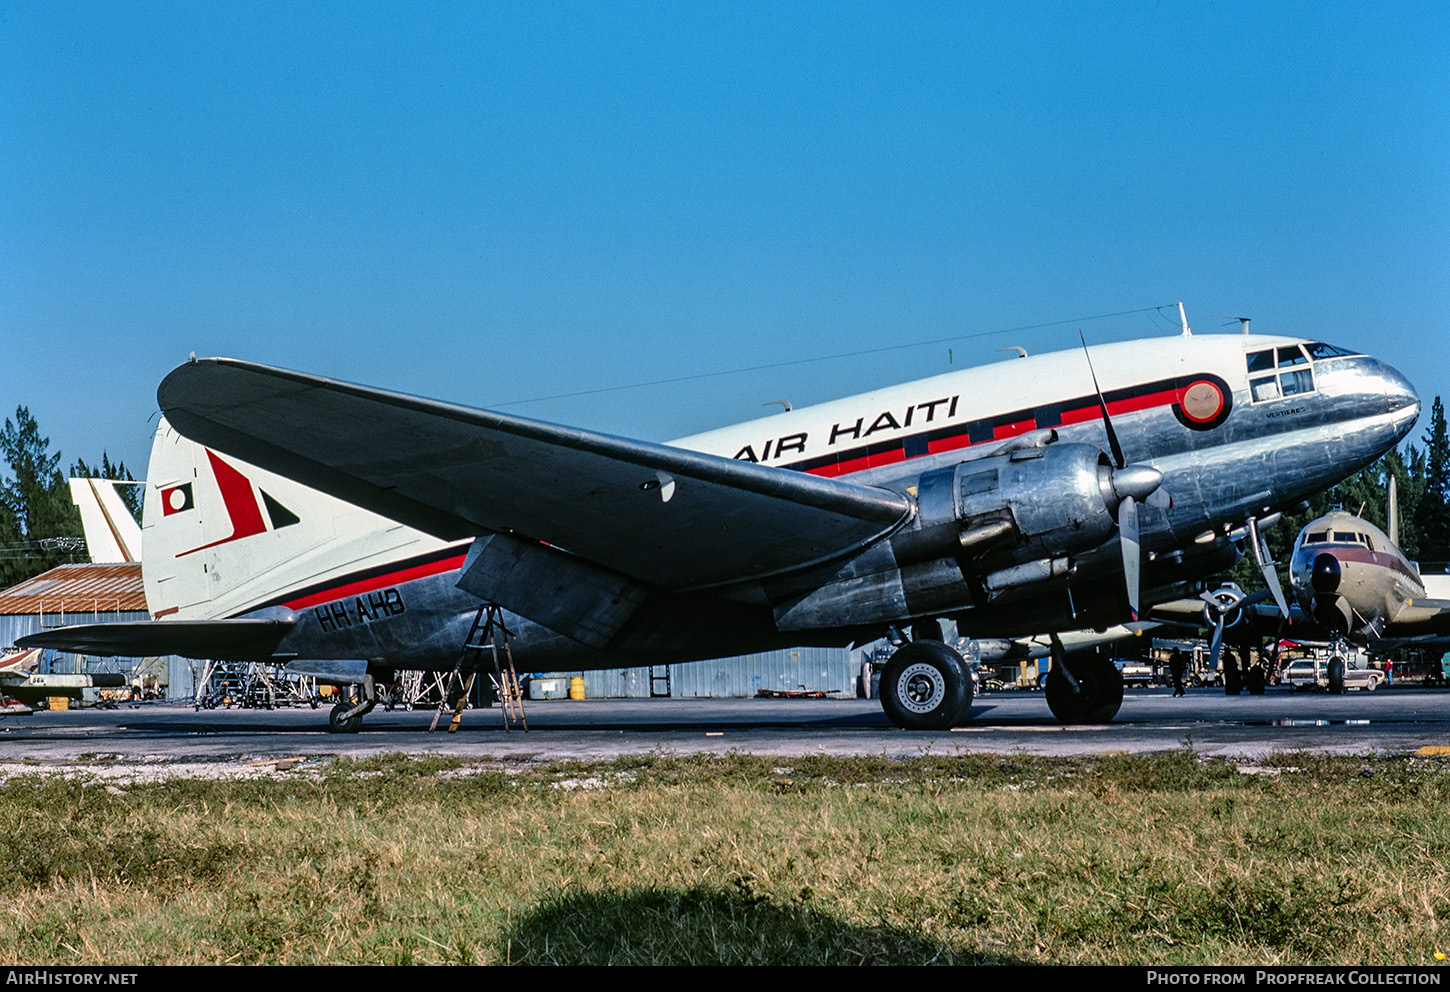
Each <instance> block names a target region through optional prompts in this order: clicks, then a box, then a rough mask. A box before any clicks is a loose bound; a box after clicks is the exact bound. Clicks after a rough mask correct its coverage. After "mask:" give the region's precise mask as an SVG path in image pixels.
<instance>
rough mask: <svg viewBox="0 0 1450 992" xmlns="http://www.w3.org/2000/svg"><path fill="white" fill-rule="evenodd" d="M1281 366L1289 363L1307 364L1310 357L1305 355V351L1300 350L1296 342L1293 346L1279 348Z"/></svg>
mask: <svg viewBox="0 0 1450 992" xmlns="http://www.w3.org/2000/svg"><path fill="white" fill-rule="evenodd" d="M1278 352H1279V368H1281V369H1282V368H1284V367H1285V366H1289V365H1307V364H1308V363H1309V359H1307V358H1305V357H1304V352H1302V351H1300V350H1299V346H1298V345H1297V344H1296V345H1294V347H1292V348H1279V349H1278Z"/></svg>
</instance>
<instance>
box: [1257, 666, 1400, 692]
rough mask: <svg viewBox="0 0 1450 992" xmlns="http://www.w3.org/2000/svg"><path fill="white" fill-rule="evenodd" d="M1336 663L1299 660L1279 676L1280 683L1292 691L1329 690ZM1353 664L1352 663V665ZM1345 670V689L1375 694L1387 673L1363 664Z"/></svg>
mask: <svg viewBox="0 0 1450 992" xmlns="http://www.w3.org/2000/svg"><path fill="white" fill-rule="evenodd" d="M1333 662H1334V659H1333V658H1298V659H1295V660H1294V661H1291V662H1289V664H1288V665H1287V666H1286V667H1285V668H1284V670H1283V671H1282V672H1281V673H1280V675H1279V681H1280V682H1281V683H1282V684H1284V685H1287V686H1289V688H1290V689H1295V690H1298V689H1328V688H1329V667H1330V665H1331V664H1332V663H1333ZM1352 664H1353V663H1352V662H1350V665H1352ZM1350 665H1346V667H1345V669H1344V688H1345V689H1364V690H1365V691H1366V692H1373V691H1374V690H1375V689H1377V688H1379V686H1380V684H1381V683H1382V682H1384V681H1385V673H1384V672H1383V671H1382V670H1380V669H1378V668H1370V667H1369V666H1368V665H1364V664H1363V662H1361V664H1360V667H1350Z"/></svg>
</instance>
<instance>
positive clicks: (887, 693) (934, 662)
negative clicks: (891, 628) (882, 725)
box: [881, 640, 972, 730]
mask: <svg viewBox="0 0 1450 992" xmlns="http://www.w3.org/2000/svg"><path fill="white" fill-rule="evenodd" d="M881 708H882V709H884V710H885V711H886V716H887V718H888V719H890V720H891V722H892V723H894V724H895V725H896V726H898V727H902V728H904V729H906V730H946V729H948V728H950V727H954V726H956V725H957V724H958V723H960V722H961V721H963V720H965V719H966V718H967V714H968V712H970V710H971V708H972V676H971V673H970V672H969V671H968V670H967V665H966V662H964V661H963V660H962V657H961V655H959V654H957V653H956V652H955V651H953V650H952V649H951V648H949V647H947V646H946V645H945V644H943V643H942V642H941V641H930V640H923V641H913V642H911V643H910V644H907V645H904V646H903V647H902V648H901V649H900V650H898V651H897V652H896V653H895V654H893V655H892V656H891V660H890V661H888V662H887V663H886V669H885V671H883V672H882V674H881Z"/></svg>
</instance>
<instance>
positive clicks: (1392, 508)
mask: <svg viewBox="0 0 1450 992" xmlns="http://www.w3.org/2000/svg"><path fill="white" fill-rule="evenodd" d="M1389 476H1390V483H1389V493H1388V494H1387V497H1388V502H1389V507H1388V516H1389V521H1388V523H1389V527H1388V528H1387V529H1388V536H1389V539H1390V543H1391V544H1393V545H1394V546H1395V547H1397V548H1398V547H1399V546H1400V497H1399V487H1398V486H1396V485H1395V473H1393V472H1391V473H1389Z"/></svg>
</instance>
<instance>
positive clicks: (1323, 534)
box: [1304, 530, 1329, 544]
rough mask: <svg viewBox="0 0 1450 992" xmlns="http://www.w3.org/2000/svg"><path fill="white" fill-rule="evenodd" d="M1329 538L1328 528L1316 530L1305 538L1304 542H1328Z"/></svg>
mask: <svg viewBox="0 0 1450 992" xmlns="http://www.w3.org/2000/svg"><path fill="white" fill-rule="evenodd" d="M1328 540H1329V531H1327V530H1316V531H1314V532H1313V533H1312V534H1310V535H1309V536H1308V537H1306V538H1304V543H1305V544H1324V543H1326V542H1328Z"/></svg>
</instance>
